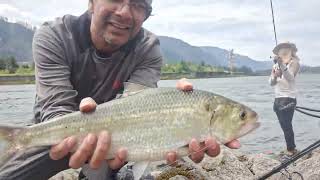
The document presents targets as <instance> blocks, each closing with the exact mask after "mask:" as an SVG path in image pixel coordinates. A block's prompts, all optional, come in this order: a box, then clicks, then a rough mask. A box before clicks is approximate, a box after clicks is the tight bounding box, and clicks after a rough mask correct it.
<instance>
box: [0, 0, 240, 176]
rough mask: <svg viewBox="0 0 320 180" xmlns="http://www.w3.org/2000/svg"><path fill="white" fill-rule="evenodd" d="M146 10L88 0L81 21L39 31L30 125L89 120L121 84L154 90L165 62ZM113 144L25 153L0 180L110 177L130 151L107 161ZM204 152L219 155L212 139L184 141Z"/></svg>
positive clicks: (142, 1) (116, 0)
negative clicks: (75, 115) (69, 117)
mask: <svg viewBox="0 0 320 180" xmlns="http://www.w3.org/2000/svg"><path fill="white" fill-rule="evenodd" d="M151 4H152V0H90V1H89V8H88V11H87V12H85V13H84V14H83V15H81V16H79V17H75V16H71V15H66V16H64V17H63V18H58V19H56V20H55V21H54V22H47V23H45V24H43V25H42V26H41V28H40V29H38V31H37V32H36V34H35V36H34V41H33V57H34V61H35V66H36V99H35V106H34V113H35V118H34V119H35V123H40V124H41V123H43V122H47V121H50V120H51V119H52V118H57V117H59V116H63V115H66V114H69V113H72V112H74V111H78V110H80V111H81V112H83V113H88V114H90V112H92V111H94V110H95V108H96V106H97V104H102V103H104V102H107V101H110V100H113V99H115V98H116V96H117V95H119V94H122V93H123V92H128V93H130V91H131V89H130V88H127V89H126V88H125V87H124V83H125V82H129V83H131V84H139V85H143V86H146V87H151V88H156V87H157V82H158V81H159V79H160V72H161V66H162V60H163V58H162V55H161V53H160V44H159V40H158V39H157V37H156V36H155V35H154V34H152V33H151V32H149V31H147V30H146V29H144V28H142V24H143V22H144V21H145V20H146V19H148V17H149V16H150V14H151V11H152V7H151ZM137 87H138V86H137ZM177 88H178V89H179V90H182V91H189V90H192V89H193V87H192V84H190V83H189V82H187V81H185V80H181V81H179V82H178V83H177ZM133 89H135V87H133ZM87 97H90V98H87ZM0 135H1V134H0ZM78 142H81V143H79V144H78ZM111 142H112V135H111V134H110V133H109V132H107V131H102V132H95V133H90V134H88V135H87V136H86V137H83V138H82V139H79V138H76V137H74V136H71V137H68V138H66V139H64V140H63V141H62V142H60V143H58V144H56V145H54V146H52V147H51V148H47V147H45V148H32V149H27V150H25V151H24V152H21V153H16V154H15V155H14V156H13V157H12V158H11V159H10V161H8V162H6V163H5V164H4V165H3V167H1V168H0V179H15V180H16V179H33V180H36V179H48V178H50V177H51V176H53V175H55V174H56V173H58V172H60V171H63V170H65V169H68V168H75V169H77V168H80V167H84V168H83V169H84V170H83V171H84V174H85V176H87V177H89V178H91V179H101V178H102V177H103V178H104V179H108V178H110V177H108V176H111V175H112V173H113V172H114V171H116V170H118V169H119V168H121V167H122V166H123V165H124V164H125V162H126V159H127V154H128V153H129V152H128V151H127V149H126V148H127V147H123V148H120V149H118V150H117V153H116V154H115V156H114V158H113V159H112V160H108V161H106V160H105V157H106V154H108V151H109V149H110V144H111ZM228 146H229V147H230V148H239V147H240V144H239V142H238V141H237V140H233V141H231V142H229V143H228ZM204 147H206V148H204ZM70 152H72V153H70ZM205 152H206V153H207V154H208V155H209V156H212V157H214V156H217V155H218V154H219V152H220V147H219V144H218V143H217V141H216V140H215V139H214V138H213V137H208V138H207V139H206V140H204V143H201V144H200V143H199V142H198V140H197V139H190V143H189V153H190V154H191V155H190V158H191V159H192V160H193V161H194V162H200V161H201V160H202V159H203V157H204V154H205ZM177 158H178V157H177V154H176V153H175V152H174V151H172V152H169V153H168V154H167V156H166V160H167V161H168V163H169V164H171V163H174V162H175V161H176V160H177ZM85 164H88V165H86V166H84V165H85ZM109 168H111V169H112V171H110V170H109ZM108 172H112V173H111V175H110V173H109V174H108Z"/></svg>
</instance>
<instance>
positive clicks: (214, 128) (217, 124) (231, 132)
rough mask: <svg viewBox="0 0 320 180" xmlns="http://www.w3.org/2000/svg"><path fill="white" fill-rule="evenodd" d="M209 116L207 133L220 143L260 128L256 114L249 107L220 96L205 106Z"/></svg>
mask: <svg viewBox="0 0 320 180" xmlns="http://www.w3.org/2000/svg"><path fill="white" fill-rule="evenodd" d="M207 110H208V111H209V112H210V113H211V115H210V127H209V131H210V133H211V136H214V137H216V139H217V140H218V141H220V142H221V143H228V142H230V141H232V140H235V139H238V138H240V137H242V136H244V135H246V134H248V133H250V132H252V131H253V130H255V129H256V128H258V127H259V126H260V123H259V122H258V114H257V113H256V112H255V111H253V110H252V109H250V108H249V107H247V106H245V105H242V104H240V103H237V102H234V101H232V100H230V99H227V98H224V97H222V96H217V97H214V98H213V99H211V100H210V101H209V103H208V104H207Z"/></svg>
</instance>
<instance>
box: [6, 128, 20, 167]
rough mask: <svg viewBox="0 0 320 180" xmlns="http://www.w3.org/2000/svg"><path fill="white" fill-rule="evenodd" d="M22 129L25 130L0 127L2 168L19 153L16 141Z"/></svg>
mask: <svg viewBox="0 0 320 180" xmlns="http://www.w3.org/2000/svg"><path fill="white" fill-rule="evenodd" d="M22 129H24V128H21V127H14V126H0V167H2V166H3V165H4V164H5V163H6V162H7V161H8V160H9V159H10V158H12V157H13V156H14V155H15V154H16V153H17V152H18V151H19V147H18V146H17V144H16V141H15V139H16V137H17V136H18V134H19V132H20V131H21V130H22Z"/></svg>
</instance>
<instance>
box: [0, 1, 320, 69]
mask: <svg viewBox="0 0 320 180" xmlns="http://www.w3.org/2000/svg"><path fill="white" fill-rule="evenodd" d="M273 3H274V6H275V7H274V8H275V15H276V17H275V18H276V24H277V33H278V39H279V41H281V42H282V41H291V42H294V43H296V44H297V47H298V49H299V52H298V55H299V56H300V57H301V59H302V63H303V64H308V65H320V53H318V52H319V50H320V35H319V32H320V17H319V15H318V14H319V12H318V11H319V8H320V0H308V1H302V0H273ZM87 4H88V0H45V1H44V0H0V16H6V17H8V18H9V19H11V20H20V21H21V20H23V21H28V22H32V23H33V24H35V25H39V24H41V23H42V22H44V21H46V20H53V19H54V18H55V17H59V16H63V15H64V14H74V15H80V14H81V13H83V12H84V11H85V10H86V9H87ZM153 8H154V11H153V14H154V16H153V17H151V18H150V19H148V20H147V21H146V22H145V24H144V27H146V28H147V29H149V30H151V31H152V32H154V33H156V34H157V35H165V36H171V37H175V38H179V39H182V40H184V41H186V42H188V43H189V44H191V45H196V46H216V47H221V48H224V49H235V52H236V53H238V54H243V55H247V56H249V57H251V58H254V59H256V60H269V57H270V55H272V49H273V47H274V44H275V41H274V35H273V26H272V18H271V10H270V1H269V0H200V1H197V0H170V1H166V0H154V3H153Z"/></svg>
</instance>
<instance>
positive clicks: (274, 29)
mask: <svg viewBox="0 0 320 180" xmlns="http://www.w3.org/2000/svg"><path fill="white" fill-rule="evenodd" d="M270 5H271V12H272V23H273V32H274V39H275V41H276V46H277V45H278V38H277V31H276V23H275V20H274V11H273V3H272V0H270Z"/></svg>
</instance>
